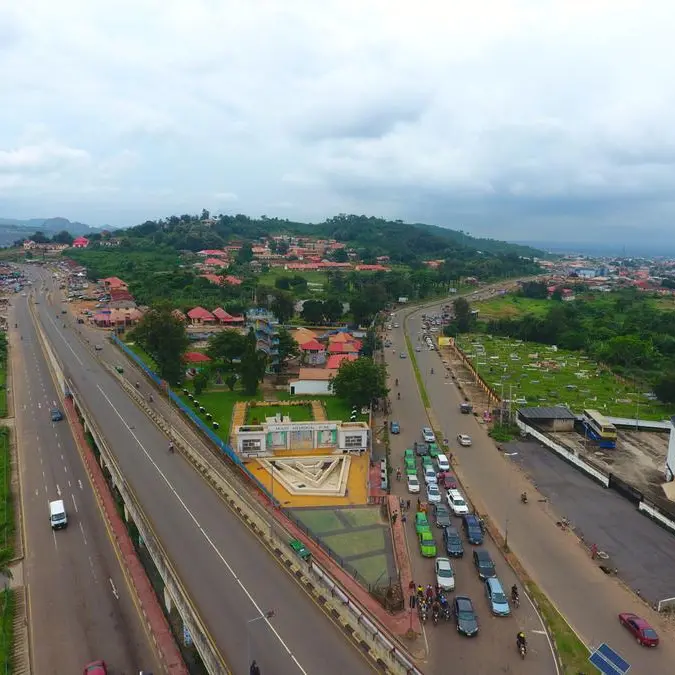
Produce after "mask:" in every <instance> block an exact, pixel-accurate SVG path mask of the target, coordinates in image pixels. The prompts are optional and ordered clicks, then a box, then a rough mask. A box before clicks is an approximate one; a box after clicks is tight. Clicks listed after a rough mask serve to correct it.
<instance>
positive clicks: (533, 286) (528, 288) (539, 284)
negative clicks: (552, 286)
mask: <svg viewBox="0 0 675 675" xmlns="http://www.w3.org/2000/svg"><path fill="white" fill-rule="evenodd" d="M520 294H521V295H522V296H523V297H525V298H532V299H534V300H546V298H548V287H547V285H546V284H545V283H544V282H543V281H526V282H525V283H524V284H523V285H522V287H521V289H520Z"/></svg>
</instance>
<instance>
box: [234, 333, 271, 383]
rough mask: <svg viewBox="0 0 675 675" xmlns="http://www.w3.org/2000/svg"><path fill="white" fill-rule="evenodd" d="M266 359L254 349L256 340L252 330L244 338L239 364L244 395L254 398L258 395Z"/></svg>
mask: <svg viewBox="0 0 675 675" xmlns="http://www.w3.org/2000/svg"><path fill="white" fill-rule="evenodd" d="M266 365H267V357H266V356H265V354H263V353H262V352H259V351H257V349H256V340H255V335H254V334H253V330H250V331H249V333H248V335H247V336H246V341H245V345H244V351H243V353H242V356H241V362H240V364H239V374H240V378H241V385H242V387H243V388H244V394H246V395H247V396H255V395H256V394H257V393H258V385H259V384H260V382H262V380H263V377H265V367H266Z"/></svg>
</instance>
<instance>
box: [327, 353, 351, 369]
mask: <svg viewBox="0 0 675 675" xmlns="http://www.w3.org/2000/svg"><path fill="white" fill-rule="evenodd" d="M358 358H359V357H358V354H333V355H332V356H329V357H328V362H327V363H326V368H327V369H328V370H338V368H339V367H340V366H341V365H342V362H343V361H356V359H358Z"/></svg>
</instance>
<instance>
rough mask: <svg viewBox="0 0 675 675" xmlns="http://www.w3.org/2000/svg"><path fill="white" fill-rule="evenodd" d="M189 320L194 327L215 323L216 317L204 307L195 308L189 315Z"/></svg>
mask: <svg viewBox="0 0 675 675" xmlns="http://www.w3.org/2000/svg"><path fill="white" fill-rule="evenodd" d="M187 316H188V319H190V323H191V324H192V325H193V326H202V325H204V324H212V323H215V321H216V317H215V316H213V314H211V312H209V311H208V309H204V308H203V307H195V308H194V309H191V310H190V311H189V312H188V313H187Z"/></svg>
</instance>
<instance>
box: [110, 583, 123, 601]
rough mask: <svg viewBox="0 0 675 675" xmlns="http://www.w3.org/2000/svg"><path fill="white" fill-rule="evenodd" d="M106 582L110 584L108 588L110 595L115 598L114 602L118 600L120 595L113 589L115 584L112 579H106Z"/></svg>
mask: <svg viewBox="0 0 675 675" xmlns="http://www.w3.org/2000/svg"><path fill="white" fill-rule="evenodd" d="M108 581H109V582H110V588H112V594H113V595H114V596H115V600H119V599H120V594H119V593H118V592H117V589H116V588H115V582H114V581H113V580H112V577H108Z"/></svg>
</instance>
